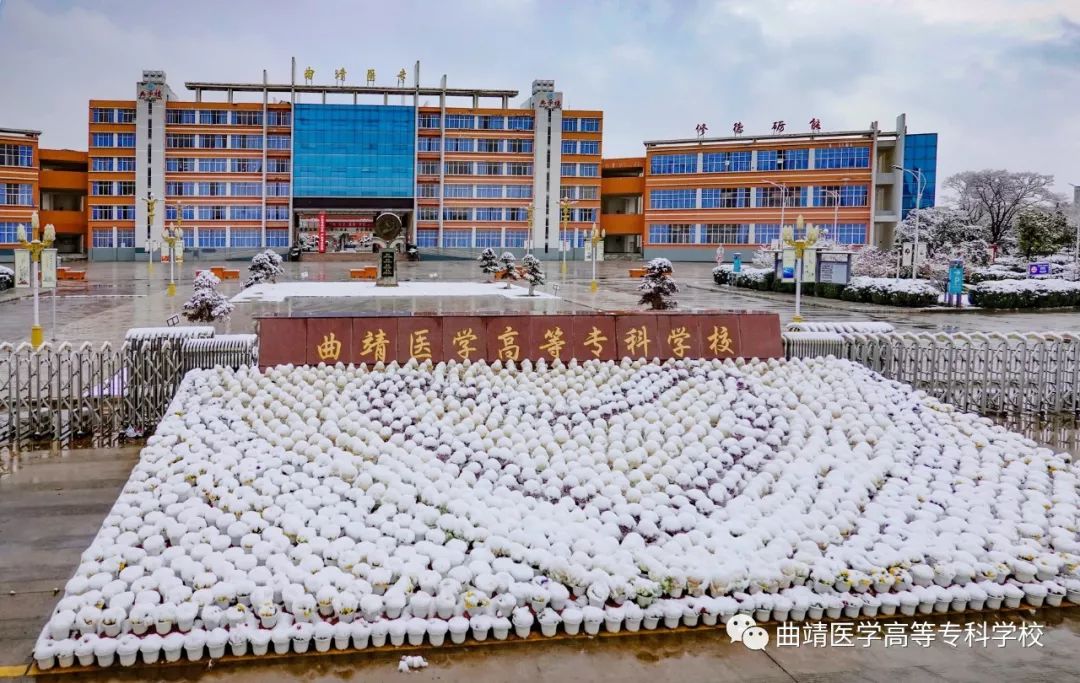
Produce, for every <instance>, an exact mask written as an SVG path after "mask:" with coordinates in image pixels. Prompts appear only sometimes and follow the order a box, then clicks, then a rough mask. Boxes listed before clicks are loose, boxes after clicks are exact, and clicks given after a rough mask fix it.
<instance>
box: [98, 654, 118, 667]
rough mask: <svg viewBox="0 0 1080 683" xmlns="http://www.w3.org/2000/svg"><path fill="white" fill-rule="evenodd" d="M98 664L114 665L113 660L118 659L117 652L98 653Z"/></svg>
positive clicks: (101, 665)
mask: <svg viewBox="0 0 1080 683" xmlns="http://www.w3.org/2000/svg"><path fill="white" fill-rule="evenodd" d="M96 658H97V665H98V666H100V667H109V666H112V663H113V660H114V659H116V653H114V652H108V653H106V654H103V655H96Z"/></svg>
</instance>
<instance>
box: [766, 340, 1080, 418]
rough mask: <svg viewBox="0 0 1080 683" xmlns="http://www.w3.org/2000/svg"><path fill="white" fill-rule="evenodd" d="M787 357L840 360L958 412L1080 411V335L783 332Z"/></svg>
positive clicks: (1008, 413)
mask: <svg viewBox="0 0 1080 683" xmlns="http://www.w3.org/2000/svg"><path fill="white" fill-rule="evenodd" d="M784 350H785V353H786V355H787V357H788V358H797V357H800V358H801V357H808V356H827V355H832V356H836V357H837V358H846V359H848V360H851V361H854V362H856V363H860V364H862V365H865V366H866V367H868V368H870V369H871V370H874V371H876V372H879V373H881V374H882V375H883V376H884V377H887V378H889V379H895V380H898V381H900V382H904V383H906V384H910V385H911V386H913V387H914V388H916V389H921V390H923V391H925V392H926V393H928V394H930V395H932V396H934V397H936V398H938V399H940V400H942V401H945V402H947V403H951V404H953V405H955V406H957V407H958V408H960V409H961V410H967V411H974V412H977V413H981V414H984V415H993V414H1006V415H1024V414H1040V415H1057V414H1073V415H1075V414H1078V413H1080V333H1076V332H1042V333H1030V334H999V333H974V334H903V333H900V334H896V333H894V334H862V333H844V332H838V333H830V332H787V333H785V334H784Z"/></svg>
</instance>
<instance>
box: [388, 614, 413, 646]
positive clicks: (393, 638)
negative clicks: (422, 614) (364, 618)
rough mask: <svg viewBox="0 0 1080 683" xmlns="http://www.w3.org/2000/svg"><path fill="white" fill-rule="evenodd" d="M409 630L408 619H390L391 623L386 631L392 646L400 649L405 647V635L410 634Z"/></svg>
mask: <svg viewBox="0 0 1080 683" xmlns="http://www.w3.org/2000/svg"><path fill="white" fill-rule="evenodd" d="M408 630H409V620H408V619H402V618H400V617H399V618H397V619H390V620H389V622H387V630H386V633H387V635H388V636H389V637H390V644H391V645H393V646H394V647H400V646H401V645H404V644H405V634H406V633H407V632H408Z"/></svg>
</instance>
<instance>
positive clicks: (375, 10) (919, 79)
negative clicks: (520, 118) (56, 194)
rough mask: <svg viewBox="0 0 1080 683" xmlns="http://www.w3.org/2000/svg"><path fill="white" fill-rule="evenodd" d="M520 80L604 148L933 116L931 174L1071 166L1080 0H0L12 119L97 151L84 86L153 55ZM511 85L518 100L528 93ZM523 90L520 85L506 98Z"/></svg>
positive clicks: (169, 66) (4, 122)
mask: <svg viewBox="0 0 1080 683" xmlns="http://www.w3.org/2000/svg"><path fill="white" fill-rule="evenodd" d="M291 56H296V58H297V63H298V67H299V69H301V70H302V69H303V67H304V66H307V65H308V64H310V65H311V66H312V67H314V69H315V70H316V81H317V82H321V83H331V82H332V81H333V70H334V69H335V68H337V67H339V66H344V67H346V69H347V70H348V78H349V81H350V82H353V83H356V82H360V80H361V79H362V78H363V76H362V74H363V72H364V70H365V69H367V68H369V67H371V68H375V69H376V70H377V75H378V82H379V83H385V84H392V82H393V78H394V74H396V73H397V71H398V69H400V68H401V67H407V68H409V69H410V82H411V67H412V64H413V63H414V62H415V61H416V60H417V59H419V60H420V62H421V79H420V80H421V84H423V85H436V84H437V83H438V79H439V77H440V76H441V75H442V74H447V76H448V84H449V85H450V86H456V87H489V88H510V89H516V90H519V91H520V92H521V93H522V98H523V97H524V96H527V95H528V94H529V86H530V83H531V81H532V80H533V79H534V78H551V79H555V82H556V87H557V88H558V89H560V90H562V91H564V92H565V98H566V99H565V104H566V106H568V107H571V108H587V109H603V110H604V116H605V118H604V125H605V134H604V156H608V157H610V156H629V155H641V154H642V153H643V148H642V144H641V143H642V140H646V139H659V138H670V137H692V136H693V135H694V126H695V125H696V124H697V123H700V122H704V123H706V124H707V125H708V126H709V129H710V133H711V134H720V135H726V134H728V133H729V132H730V130H731V125H732V123H733V122H734V121H742V122H743V123H744V125H745V127H746V133H747V134H752V133H763V132H768V130H769V128H770V126H771V124H772V122H773V121H775V120H778V119H783V120H785V121H786V122H787V126H788V128H787V130H788V131H789V132H792V131H799V130H807V129H808V121H809V119H810V118H812V117H817V118H820V119H821V122H822V126H823V127H824V128H825V129H826V130H844V129H853V128H865V127H867V125H868V124H869V123H870V122H871V121H875V120H876V121H880V122H881V125H882V127H883V128H884V129H886V130H891V129H892V128H893V123H894V121H895V117H896V115H897V114H898V113H900V112H906V113H907V115H908V130H909V132H937V133H939V134H940V138H939V152H938V154H939V157H938V171H939V178H941V179H944V178H945V177H947V176H948V175H949V174H952V173H955V172H957V171H961V170H966V169H978V168H988V167H993V168H1008V169H1010V170H1030V171H1039V172H1043V173H1052V174H1054V175H1055V176H1056V177H1057V189H1058V190H1059V191H1063V192H1064V191H1065V190H1066V189H1068V186H1067V182H1068V181H1072V182H1076V183H1080V163H1078V160H1080V0H897V1H893V0H657V1H655V2H649V1H645V0H640V1H633V0H625V1H621V2H620V1H617V0H596V1H590V0H574V1H573V2H569V1H562V0H451V1H449V2H446V1H443V0H384V1H382V2H361V1H359V0H357V1H352V2H350V1H346V0H339V1H332V0H323V1H321V2H318V3H315V2H310V3H309V2H296V1H295V0H293V1H280V0H259V1H258V2H248V1H247V0H213V1H212V2H206V1H203V0H183V1H181V2H170V3H164V2H142V1H138V0H126V1H121V0H97V1H93V2H91V1H87V2H74V1H63V0H40V1H31V0H0V64H2V65H3V68H2V69H0V93H3V99H2V100H0V127H11V128H32V129H39V130H41V131H43V136H42V142H43V144H44V145H46V146H51V147H69V148H76V149H86V137H87V129H86V102H87V100H88V99H90V98H91V97H96V98H117V99H121V98H125V99H126V98H133V97H134V93H135V81H136V80H137V79H138V78H139V76H140V74H141V71H142V69H163V70H165V72H166V73H167V74H168V80H169V84H170V86H171V87H172V89H173V90H174V91H175V92H176V93H177V94H178V95H179V96H180V97H181V98H182V99H186V98H187V97H188V92H187V90H186V89H185V88H184V85H183V84H184V81H189V80H191V81H197V80H201V81H243V82H254V81H258V80H260V79H261V76H262V70H263V69H264V68H265V69H267V70H268V71H269V76H270V79H271V80H272V81H278V82H285V81H287V80H288V78H289V58H290V57H291ZM519 101H520V100H519ZM515 104H517V102H515Z"/></svg>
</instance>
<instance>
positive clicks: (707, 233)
mask: <svg viewBox="0 0 1080 683" xmlns="http://www.w3.org/2000/svg"><path fill="white" fill-rule="evenodd" d="M749 242H750V225H749V224H747V223H705V224H704V225H702V226H701V234H700V243H701V244H749Z"/></svg>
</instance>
